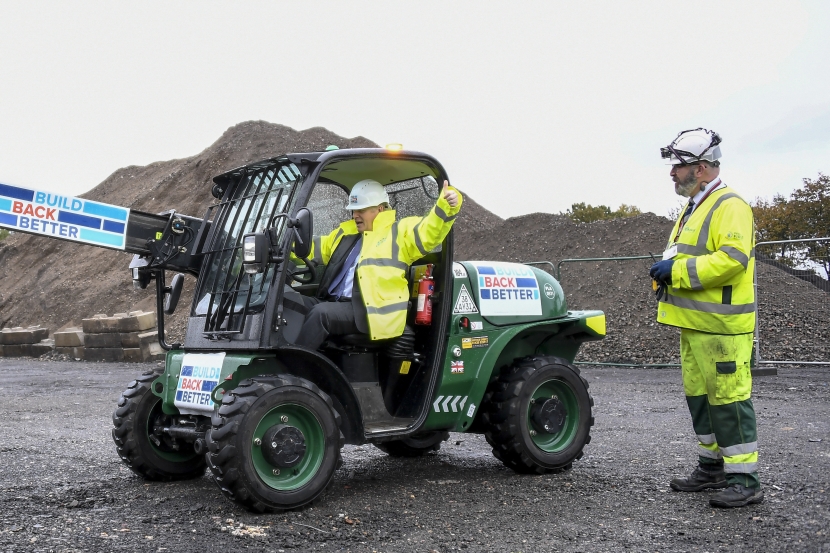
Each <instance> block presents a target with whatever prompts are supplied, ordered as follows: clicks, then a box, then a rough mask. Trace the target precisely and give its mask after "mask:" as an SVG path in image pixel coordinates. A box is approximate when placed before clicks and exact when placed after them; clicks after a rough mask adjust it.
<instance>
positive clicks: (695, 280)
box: [686, 257, 703, 290]
mask: <svg viewBox="0 0 830 553" xmlns="http://www.w3.org/2000/svg"><path fill="white" fill-rule="evenodd" d="M686 270H687V271H688V272H689V286H691V287H692V290H703V284H701V283H700V277H698V276H697V258H696V257H692V258H691V259H689V261H688V262H687V263H686Z"/></svg>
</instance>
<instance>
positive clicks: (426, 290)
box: [415, 265, 435, 325]
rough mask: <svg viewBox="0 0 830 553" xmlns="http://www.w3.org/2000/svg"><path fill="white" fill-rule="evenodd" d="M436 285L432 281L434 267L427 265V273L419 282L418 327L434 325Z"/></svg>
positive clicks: (416, 317)
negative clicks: (433, 298) (433, 300)
mask: <svg viewBox="0 0 830 553" xmlns="http://www.w3.org/2000/svg"><path fill="white" fill-rule="evenodd" d="M433 290H435V283H434V281H433V279H432V265H427V270H426V273H424V276H423V278H421V280H419V281H418V309H417V310H416V311H415V324H416V325H431V324H432V301H431V298H432V292H433Z"/></svg>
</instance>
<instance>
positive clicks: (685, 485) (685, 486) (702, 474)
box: [669, 466, 728, 492]
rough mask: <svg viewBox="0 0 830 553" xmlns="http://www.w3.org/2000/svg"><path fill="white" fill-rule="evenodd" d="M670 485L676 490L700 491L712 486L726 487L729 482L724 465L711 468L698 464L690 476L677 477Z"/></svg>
mask: <svg viewBox="0 0 830 553" xmlns="http://www.w3.org/2000/svg"><path fill="white" fill-rule="evenodd" d="M669 485H670V486H671V488H672V489H673V490H674V491H676V492H699V491H701V490H706V489H710V488H725V487H726V486H727V485H728V484H727V483H726V474H725V473H724V472H723V467H713V468H712V469H709V468H704V467H702V466H698V467H697V468H696V469H695V470H694V472H692V474H691V475H690V476H689V477H688V478H675V479H673V480H672V481H671V482H670V483H669Z"/></svg>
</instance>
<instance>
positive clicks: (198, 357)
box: [173, 352, 225, 415]
mask: <svg viewBox="0 0 830 553" xmlns="http://www.w3.org/2000/svg"><path fill="white" fill-rule="evenodd" d="M224 361H225V353H224V352H222V353H185V354H184V357H183V358H182V371H181V373H179V383H178V385H177V386H176V399H175V400H174V401H173V405H175V406H176V407H178V409H179V412H180V413H182V414H183V415H205V414H207V415H210V414H211V413H213V400H212V399H211V393H212V392H213V389H214V388H216V386H218V385H219V379H220V378H221V376H222V363H224Z"/></svg>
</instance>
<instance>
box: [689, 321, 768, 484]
mask: <svg viewBox="0 0 830 553" xmlns="http://www.w3.org/2000/svg"><path fill="white" fill-rule="evenodd" d="M751 356H752V333H750V334H738V335H734V336H727V335H722V334H707V333H705V332H698V331H696V330H690V329H685V328H684V329H681V331H680V359H681V364H682V368H683V389H684V391H685V393H686V403H687V404H688V405H689V412H690V413H691V415H692V424H693V426H694V429H695V433H696V434H697V439H698V455H699V458H700V464H702V465H720V464H721V463H723V467H724V470H725V471H726V480H727V482H729V484H742V485H744V486H746V487H749V488H757V487H759V486H760V483H759V480H758V434H757V430H756V426H755V409H754V407H753V406H752V400H751V399H750V394H751V393H752V375H751V373H750V371H749V363H750V358H751Z"/></svg>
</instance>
